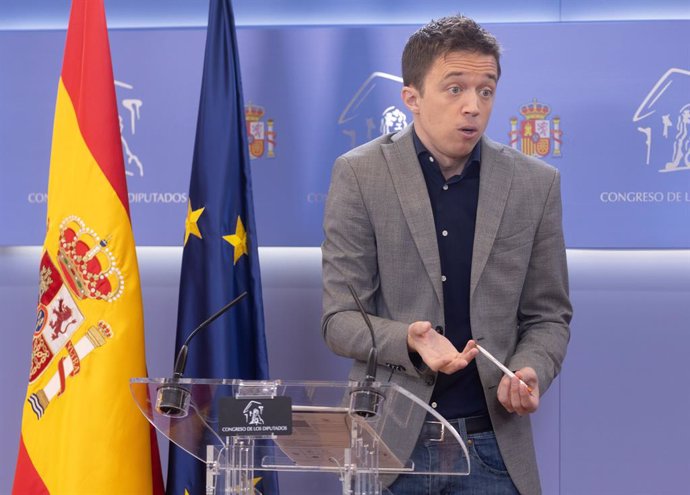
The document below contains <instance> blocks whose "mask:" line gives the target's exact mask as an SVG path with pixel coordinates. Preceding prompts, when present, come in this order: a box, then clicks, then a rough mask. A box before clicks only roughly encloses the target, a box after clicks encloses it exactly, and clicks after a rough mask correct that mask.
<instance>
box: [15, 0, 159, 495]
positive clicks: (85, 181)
mask: <svg viewBox="0 0 690 495" xmlns="http://www.w3.org/2000/svg"><path fill="white" fill-rule="evenodd" d="M43 248H44V249H43V256H42V260H41V266H40V286H39V305H38V311H37V314H38V317H37V324H36V330H35V332H34V336H33V352H32V367H31V378H30V382H29V386H28V389H27V400H26V402H25V405H24V410H23V418H22V432H21V440H20V446H19V455H18V460H17V467H16V473H15V479H14V486H13V492H14V493H16V494H33V493H51V494H99V493H102V494H112V493H119V494H120V493H121V494H148V493H162V478H161V476H160V464H159V459H158V451H157V447H156V442H155V435H153V434H152V429H151V428H150V425H149V424H148V422H147V421H146V419H145V418H144V416H143V415H142V414H141V413H140V412H139V410H138V408H137V406H136V403H135V401H134V400H133V398H132V395H131V392H130V389H129V380H130V378H132V377H140V376H145V375H146V366H145V347H144V331H143V309H142V302H141V288H140V285H139V273H138V267H137V259H136V252H135V246H134V239H133V235H132V229H131V223H130V218H129V207H128V200H127V183H126V179H125V172H124V165H123V159H122V145H121V141H120V130H119V121H118V114H117V102H116V97H115V87H114V78H113V71H112V65H111V59H110V48H109V43H108V35H107V27H106V22H105V11H104V8H103V2H102V0H74V1H73V4H72V11H71V15H70V21H69V27H68V32H67V40H66V46H65V55H64V61H63V68H62V73H61V77H60V82H59V85H58V95H57V103H56V110H55V122H54V128H53V145H52V151H51V159H50V179H49V184H48V213H47V231H46V238H45V242H44V246H43Z"/></svg>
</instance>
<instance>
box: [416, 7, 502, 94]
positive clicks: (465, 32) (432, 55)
mask: <svg viewBox="0 0 690 495" xmlns="http://www.w3.org/2000/svg"><path fill="white" fill-rule="evenodd" d="M460 51H463V52H471V53H478V54H482V55H491V56H492V57H494V58H495V59H496V68H497V70H498V76H499V77H500V76H501V62H500V58H501V45H500V44H499V43H498V40H496V38H495V37H494V35H492V34H491V33H489V32H488V31H487V30H486V29H484V28H483V27H481V26H480V25H479V24H477V23H476V22H475V21H473V20H472V19H470V18H469V17H465V16H462V15H458V16H452V17H443V18H442V19H438V20H435V21H431V22H430V23H429V24H427V25H426V26H423V27H422V28H420V29H419V30H418V31H417V32H415V33H414V34H413V35H412V36H410V39H409V40H407V44H406V45H405V49H404V50H403V54H402V77H403V85H405V86H414V87H415V88H417V89H418V90H419V91H421V92H424V78H425V77H426V75H427V74H428V72H429V70H430V68H431V65H432V64H433V63H434V61H435V60H436V59H437V58H438V57H439V56H441V55H445V54H447V53H449V52H460Z"/></svg>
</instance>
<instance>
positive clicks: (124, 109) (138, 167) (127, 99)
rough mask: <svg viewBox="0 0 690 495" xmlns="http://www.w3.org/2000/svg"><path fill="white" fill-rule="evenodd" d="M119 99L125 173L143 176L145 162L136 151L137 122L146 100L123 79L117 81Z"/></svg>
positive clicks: (116, 87)
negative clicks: (138, 96) (139, 96)
mask: <svg viewBox="0 0 690 495" xmlns="http://www.w3.org/2000/svg"><path fill="white" fill-rule="evenodd" d="M115 89H116V90H118V91H117V100H118V112H117V113H118V117H119V120H120V139H121V140H122V154H123V156H124V159H125V174H127V176H128V177H132V176H135V177H143V176H144V164H143V163H142V162H141V159H140V158H139V156H138V155H137V154H136V153H135V150H134V147H135V146H134V142H135V141H136V137H135V136H136V134H137V122H139V120H140V119H141V107H142V106H143V105H144V102H143V101H142V100H141V99H140V98H136V93H135V92H134V86H132V85H131V84H128V83H126V82H122V81H117V80H116V81H115Z"/></svg>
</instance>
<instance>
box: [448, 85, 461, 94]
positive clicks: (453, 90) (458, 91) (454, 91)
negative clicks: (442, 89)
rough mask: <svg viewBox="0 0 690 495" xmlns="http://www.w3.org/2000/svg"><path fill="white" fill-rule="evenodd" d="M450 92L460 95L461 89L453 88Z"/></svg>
mask: <svg viewBox="0 0 690 495" xmlns="http://www.w3.org/2000/svg"><path fill="white" fill-rule="evenodd" d="M448 91H450V93H451V94H453V95H457V94H460V91H461V89H460V87H458V86H453V87H451V88H450V89H449V90H448Z"/></svg>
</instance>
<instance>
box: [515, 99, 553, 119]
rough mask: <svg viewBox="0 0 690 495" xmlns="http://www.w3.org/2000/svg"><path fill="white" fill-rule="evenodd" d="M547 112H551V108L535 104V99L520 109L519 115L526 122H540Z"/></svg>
mask: <svg viewBox="0 0 690 495" xmlns="http://www.w3.org/2000/svg"><path fill="white" fill-rule="evenodd" d="M549 112H551V108H549V106H548V105H544V104H543V103H537V100H536V99H535V100H534V101H532V103H531V104H530V105H523V106H522V107H520V114H521V115H522V116H524V117H525V118H526V119H528V120H542V119H544V118H545V117H546V116H547V115H548V114H549Z"/></svg>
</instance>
